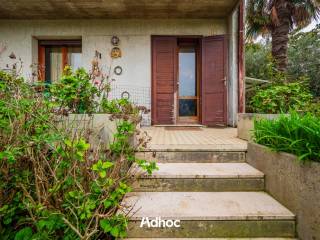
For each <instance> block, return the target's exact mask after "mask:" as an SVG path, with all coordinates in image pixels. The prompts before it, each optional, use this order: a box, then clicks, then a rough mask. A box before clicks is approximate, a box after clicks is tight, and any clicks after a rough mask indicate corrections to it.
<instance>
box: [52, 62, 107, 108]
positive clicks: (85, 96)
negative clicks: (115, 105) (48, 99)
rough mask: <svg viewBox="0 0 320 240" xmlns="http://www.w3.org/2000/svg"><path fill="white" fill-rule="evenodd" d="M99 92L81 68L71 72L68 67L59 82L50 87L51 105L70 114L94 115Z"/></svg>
mask: <svg viewBox="0 0 320 240" xmlns="http://www.w3.org/2000/svg"><path fill="white" fill-rule="evenodd" d="M99 90H100V89H99V88H98V87H97V86H96V85H95V84H93V81H92V78H91V76H90V75H89V74H88V73H87V72H86V71H85V70H84V69H83V68H80V69H78V70H77V71H75V72H73V71H72V69H71V68H70V67H68V66H67V67H66V68H65V69H64V74H63V76H62V78H61V79H60V81H58V82H56V83H54V84H52V85H50V95H51V96H52V100H53V103H55V104H56V106H57V107H59V108H64V109H65V110H67V111H68V112H70V113H94V112H95V111H96V109H97V106H98V101H97V100H98V98H99V97H100V95H101V91H99Z"/></svg>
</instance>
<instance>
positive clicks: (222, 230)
mask: <svg viewBox="0 0 320 240" xmlns="http://www.w3.org/2000/svg"><path fill="white" fill-rule="evenodd" d="M123 206H131V208H130V212H131V213H133V214H132V216H131V218H130V220H129V226H128V237H129V238H148V237H149V238H153V237H157V238H161V237H162V238H189V237H193V238H206V237H218V238H219V237H220V238H223V237H230V238H232V237H238V238H242V237H247V238H248V237H288V238H290V237H292V238H293V237H295V216H294V215H293V214H292V213H291V212H290V211H289V210H288V209H286V208H285V207H283V206H282V205H281V204H280V203H278V202H277V201H275V200H274V199H273V198H272V197H270V196H269V195H268V194H266V193H264V192H133V193H131V194H128V195H127V196H126V198H125V199H124V202H123ZM127 210H128V211H129V208H128V209H127ZM122 211H124V214H127V213H128V212H127V211H125V210H122ZM145 217H149V219H150V220H152V219H155V218H156V217H161V219H162V220H163V219H166V220H180V225H181V226H180V227H178V228H176V227H173V228H168V227H162V228H152V227H148V226H146V225H144V226H143V227H140V224H141V221H142V220H144V221H146V219H143V218H145Z"/></svg>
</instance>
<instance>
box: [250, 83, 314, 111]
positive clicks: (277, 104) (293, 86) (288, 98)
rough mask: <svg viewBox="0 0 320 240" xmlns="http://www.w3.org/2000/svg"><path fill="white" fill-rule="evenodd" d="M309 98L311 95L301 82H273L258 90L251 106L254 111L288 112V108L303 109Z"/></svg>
mask: <svg viewBox="0 0 320 240" xmlns="http://www.w3.org/2000/svg"><path fill="white" fill-rule="evenodd" d="M311 100H312V95H311V94H310V92H309V90H308V88H307V87H305V84H303V83H301V82H295V83H288V84H284V85H278V84H273V85H270V86H268V87H266V88H265V89H261V90H258V91H257V93H256V95H255V96H254V97H253V98H252V100H251V106H252V108H253V111H254V112H256V113H288V112H289V111H290V109H294V110H304V108H305V107H306V106H307V105H308V104H309V103H310V102H311Z"/></svg>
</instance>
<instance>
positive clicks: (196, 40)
mask: <svg viewBox="0 0 320 240" xmlns="http://www.w3.org/2000/svg"><path fill="white" fill-rule="evenodd" d="M226 40H227V38H226V37H225V36H224V35H217V36H209V37H187V36H181V37H179V36H152V107H151V123H152V125H172V124H202V125H206V126H222V125H224V126H226V124H227V86H228V84H227V81H228V80H227V65H228V64H227V63H228V59H227V51H228V50H227V41H226Z"/></svg>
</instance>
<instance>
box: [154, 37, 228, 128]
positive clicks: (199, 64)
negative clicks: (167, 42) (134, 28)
mask: <svg viewBox="0 0 320 240" xmlns="http://www.w3.org/2000/svg"><path fill="white" fill-rule="evenodd" d="M213 36H216V37H224V40H225V44H224V46H225V47H224V50H223V51H224V58H225V76H226V87H225V99H224V102H225V105H224V109H225V110H224V111H225V113H224V123H225V125H226V126H227V124H228V109H229V107H228V93H229V91H228V89H229V85H228V83H229V70H228V69H229V60H228V51H229V49H228V40H229V37H228V35H227V34H225V35H213ZM168 37H175V38H176V39H177V55H178V54H179V46H178V39H179V38H180V39H198V41H199V44H198V48H199V49H198V51H197V52H198V53H197V59H196V60H197V85H198V91H199V92H198V94H199V100H198V106H197V107H198V119H197V120H198V124H202V120H203V117H202V115H203V104H202V92H203V89H202V72H203V65H202V62H203V54H202V51H203V47H202V40H203V39H204V36H203V35H151V51H150V52H151V125H157V124H159V123H158V122H157V119H156V109H155V107H156V101H157V100H156V83H155V73H154V67H153V66H154V58H153V51H154V41H153V40H154V39H155V38H168ZM178 61H179V60H178V57H177V56H176V57H175V65H176V67H175V68H176V69H175V79H174V85H175V86H174V91H175V96H174V98H175V101H176V102H175V103H174V104H175V107H176V105H177V100H178V96H177V94H178V89H177V88H178V84H177V81H178V68H179V66H178V63H179V62H178ZM177 111H179V108H178V107H176V111H175V118H174V123H173V125H176V124H179V121H178V116H179V113H178V112H177ZM192 124H195V123H192Z"/></svg>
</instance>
